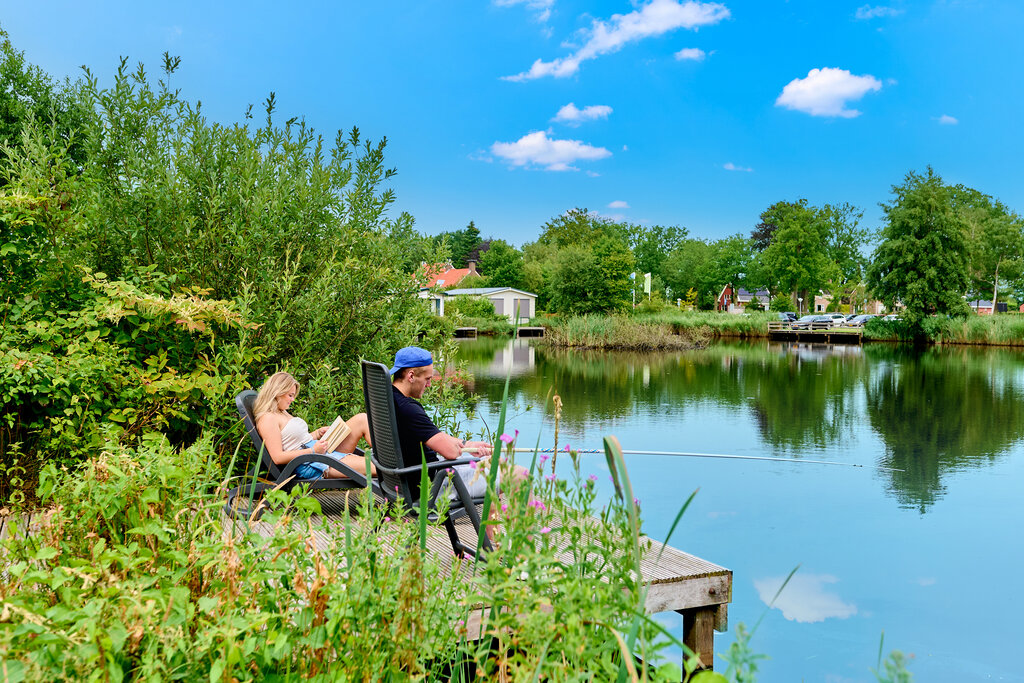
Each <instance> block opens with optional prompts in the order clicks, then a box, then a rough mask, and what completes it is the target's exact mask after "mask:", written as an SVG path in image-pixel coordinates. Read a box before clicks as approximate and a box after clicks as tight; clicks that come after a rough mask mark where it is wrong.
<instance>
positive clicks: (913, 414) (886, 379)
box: [471, 342, 1024, 512]
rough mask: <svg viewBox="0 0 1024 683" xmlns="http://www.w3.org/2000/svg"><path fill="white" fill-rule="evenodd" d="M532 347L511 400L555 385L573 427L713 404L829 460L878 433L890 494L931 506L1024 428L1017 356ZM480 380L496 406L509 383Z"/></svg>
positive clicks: (761, 346)
mask: <svg viewBox="0 0 1024 683" xmlns="http://www.w3.org/2000/svg"><path fill="white" fill-rule="evenodd" d="M472 348H475V349H477V350H478V351H479V350H480V349H482V348H483V347H472ZM489 348H490V350H489V351H487V352H486V353H483V354H482V355H477V356H475V357H474V359H473V361H472V363H471V366H472V367H474V368H479V369H480V371H482V372H485V374H486V368H493V367H496V360H495V359H497V358H498V356H497V355H495V354H496V353H499V351H498V347H497V346H491V347H489ZM534 351H535V355H534V356H533V362H534V365H535V367H534V369H533V370H532V371H531V372H527V373H524V374H521V375H519V376H513V377H512V388H511V393H510V397H512V398H513V401H515V402H517V403H519V404H523V405H533V406H534V407H535V408H539V407H541V406H542V405H544V401H545V399H546V398H547V397H548V393H549V390H554V391H555V392H556V393H558V394H559V395H561V397H562V400H563V403H564V408H563V412H562V420H563V424H565V425H566V426H570V427H587V426H590V425H595V424H601V423H603V422H606V421H610V420H615V419H618V418H628V417H632V416H635V415H638V414H640V413H641V412H643V413H647V414H650V415H658V416H664V418H663V420H664V424H665V429H666V430H671V429H672V428H673V425H674V424H675V423H676V422H675V421H676V420H678V419H679V416H680V415H683V414H684V413H686V412H687V411H692V410H693V409H696V408H699V407H700V406H701V405H713V406H714V407H716V408H718V409H721V408H725V409H726V410H725V414H726V415H730V416H733V415H734V416H735V420H737V421H739V420H743V419H753V421H754V423H755V424H756V425H757V429H758V432H759V434H760V439H761V442H762V443H763V445H764V446H765V451H766V453H769V454H770V453H779V454H781V453H780V451H781V452H782V453H785V454H786V455H790V456H795V457H799V456H800V455H802V454H804V453H809V452H811V451H814V452H815V454H816V455H820V453H821V452H822V451H824V450H828V449H831V450H832V452H831V453H830V455H829V457H831V458H837V457H841V453H843V452H849V451H848V450H846V449H839V448H836V446H837V445H839V444H844V443H846V442H847V440H850V439H853V440H854V442H855V441H856V438H857V437H858V436H860V435H862V434H863V433H864V432H865V431H866V430H867V429H870V430H871V431H873V432H874V433H876V434H877V435H878V436H879V437H880V438H881V440H882V441H883V442H884V444H885V454H884V455H883V456H881V458H880V459H879V464H882V465H885V466H886V467H893V468H898V469H902V470H905V471H904V472H893V473H891V477H890V479H889V487H888V488H889V491H890V493H892V495H894V496H895V497H896V498H897V500H898V501H899V502H900V504H901V505H904V506H908V507H914V508H916V509H919V510H920V511H921V512H925V511H927V509H928V508H929V507H930V506H931V505H932V504H933V503H934V502H935V501H936V500H937V499H938V498H939V497H941V495H942V493H943V491H944V485H943V476H944V474H945V473H946V472H947V471H949V470H951V469H954V470H955V469H956V468H962V467H969V466H979V465H983V464H988V463H990V462H991V461H992V460H993V459H994V458H995V457H996V456H998V455H1000V454H1003V453H1005V452H1006V451H1007V450H1008V449H1009V448H1010V447H1011V446H1013V445H1014V444H1015V443H1016V442H1017V441H1018V440H1019V439H1020V438H1021V437H1022V436H1024V354H1022V353H1021V352H1018V351H1009V350H979V349H975V348H961V349H957V350H949V349H931V350H927V351H914V350H908V349H901V348H899V347H894V346H889V345H883V344H873V345H867V346H864V347H863V348H862V347H838V346H837V347H829V346H824V345H792V344H768V343H765V342H760V343H746V344H715V345H713V346H711V347H710V348H707V349H702V350H699V351H688V352H671V353H646V354H638V353H624V352H600V351H577V350H566V349H554V348H550V347H545V346H543V345H536V346H534ZM476 386H477V388H478V389H477V390H478V391H479V392H480V393H481V394H482V397H481V400H483V401H486V402H489V403H490V405H491V408H492V409H493V410H495V411H496V410H497V407H498V405H499V404H500V402H501V396H502V390H503V386H504V382H502V381H493V380H492V381H478V383H477V385H476ZM659 419H661V418H659ZM730 419H733V418H731V417H727V418H726V420H727V421H728V420H730ZM708 427H709V428H713V429H720V428H726V429H727V428H728V424H727V423H726V424H714V425H708Z"/></svg>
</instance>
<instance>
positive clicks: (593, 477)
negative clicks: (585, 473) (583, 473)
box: [587, 474, 597, 481]
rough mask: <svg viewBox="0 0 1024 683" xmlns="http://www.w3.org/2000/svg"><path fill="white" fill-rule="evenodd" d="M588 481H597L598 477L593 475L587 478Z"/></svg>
mask: <svg viewBox="0 0 1024 683" xmlns="http://www.w3.org/2000/svg"><path fill="white" fill-rule="evenodd" d="M587 479H589V480H590V481H597V475H596V474H591V475H590V476H589V477H587Z"/></svg>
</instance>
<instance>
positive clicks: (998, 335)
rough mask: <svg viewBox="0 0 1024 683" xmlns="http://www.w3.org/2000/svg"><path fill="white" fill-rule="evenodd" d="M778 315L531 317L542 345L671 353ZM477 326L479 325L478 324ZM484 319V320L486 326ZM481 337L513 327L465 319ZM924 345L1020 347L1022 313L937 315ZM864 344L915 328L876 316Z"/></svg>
mask: <svg viewBox="0 0 1024 683" xmlns="http://www.w3.org/2000/svg"><path fill="white" fill-rule="evenodd" d="M775 319H776V316H775V315H774V314H771V313H761V312H755V313H750V314H748V315H731V314H727V313H716V312H712V311H682V312H676V311H663V312H658V313H636V314H633V315H629V314H596V313H595V314H588V315H579V316H549V317H541V318H535V319H534V320H532V321H531V322H530V324H531V325H533V326H540V327H544V329H545V333H544V337H543V342H542V343H544V344H548V345H551V346H560V347H565V348H583V349H609V350H632V351H661V350H664V351H670V350H683V349H697V348H704V347H706V346H707V345H708V344H709V343H710V342H711V341H712V340H713V339H717V338H725V339H759V338H760V339H766V338H767V337H768V323H769V322H771V321H774V320H775ZM478 322H479V323H481V324H479V325H478V324H477V323H478ZM485 323H486V324H485ZM463 324H464V325H467V326H475V327H477V333H478V334H481V335H495V336H501V335H513V334H515V329H516V328H515V326H513V325H511V324H509V323H506V322H503V321H493V320H483V319H480V320H477V319H466V320H464V321H463ZM922 329H923V331H924V335H925V336H924V340H925V343H927V344H932V345H937V346H943V345H952V346H957V345H961V346H1002V347H1024V315H1017V314H1004V315H996V316H979V315H970V316H968V317H966V318H952V317H946V316H937V317H933V318H927V319H925V320H924V321H923V322H922ZM863 340H864V341H865V342H868V341H874V342H896V343H909V342H914V341H915V334H914V331H913V330H912V329H911V328H910V327H909V326H907V325H906V324H904V323H902V322H900V321H883V320H875V321H872V322H870V323H869V324H868V325H867V326H866V327H864V337H863Z"/></svg>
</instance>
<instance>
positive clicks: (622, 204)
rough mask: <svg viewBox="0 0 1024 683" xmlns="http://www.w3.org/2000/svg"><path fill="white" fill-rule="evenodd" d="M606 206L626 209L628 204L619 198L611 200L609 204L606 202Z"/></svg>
mask: <svg viewBox="0 0 1024 683" xmlns="http://www.w3.org/2000/svg"><path fill="white" fill-rule="evenodd" d="M608 208H609V209H628V208H629V204H627V203H626V202H624V201H622V200H621V199H616V200H615V201H614V202H611V203H610V204H608Z"/></svg>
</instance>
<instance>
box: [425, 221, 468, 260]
mask: <svg viewBox="0 0 1024 683" xmlns="http://www.w3.org/2000/svg"><path fill="white" fill-rule="evenodd" d="M432 241H433V243H434V245H435V246H436V247H441V248H445V247H446V248H447V250H448V251H449V252H450V255H451V258H450V260H451V263H452V265H453V266H454V267H455V268H465V267H466V262H467V260H468V259H469V258H473V259H474V260H479V258H480V256H479V249H480V230H479V229H478V228H477V227H476V224H474V223H473V221H470V222H469V225H467V226H466V227H465V228H463V229H462V230H454V231H447V232H442V233H440V234H438V235H436V236H435V237H434V238H433V240H432Z"/></svg>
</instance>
